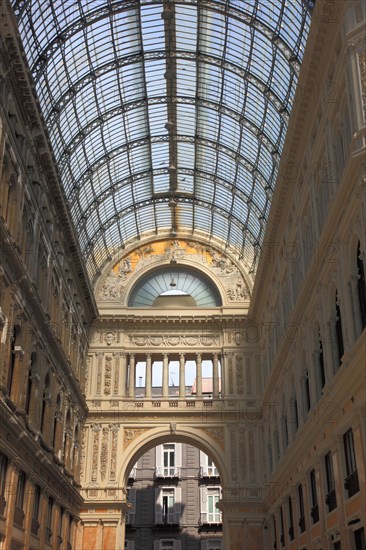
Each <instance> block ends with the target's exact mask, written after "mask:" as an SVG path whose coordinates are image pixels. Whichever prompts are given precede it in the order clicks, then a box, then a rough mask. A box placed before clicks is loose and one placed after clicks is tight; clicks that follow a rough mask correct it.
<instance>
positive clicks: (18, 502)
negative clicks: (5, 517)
mask: <svg viewBox="0 0 366 550" xmlns="http://www.w3.org/2000/svg"><path fill="white" fill-rule="evenodd" d="M25 483H26V475H25V473H24V472H22V471H20V472H19V476H18V484H17V494H16V498H15V510H14V523H16V524H17V525H20V526H23V520H24V511H23V506H24V495H25Z"/></svg>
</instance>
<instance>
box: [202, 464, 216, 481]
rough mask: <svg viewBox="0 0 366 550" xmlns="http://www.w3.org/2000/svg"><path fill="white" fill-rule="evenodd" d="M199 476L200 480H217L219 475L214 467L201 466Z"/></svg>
mask: <svg viewBox="0 0 366 550" xmlns="http://www.w3.org/2000/svg"><path fill="white" fill-rule="evenodd" d="M199 476H200V478H201V479H206V478H209V479H218V478H219V477H220V474H219V471H218V469H217V468H216V466H201V467H200V472H199Z"/></svg>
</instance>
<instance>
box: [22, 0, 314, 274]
mask: <svg viewBox="0 0 366 550" xmlns="http://www.w3.org/2000/svg"><path fill="white" fill-rule="evenodd" d="M13 7H14V11H15V14H16V16H17V18H18V22H19V29H20V34H21V37H22V40H23V44H24V49H25V52H26V56H27V59H28V63H29V66H30V69H31V72H32V75H33V78H34V81H35V85H36V91H37V94H38V97H39V100H40V105H41V109H42V112H43V115H44V118H45V120H46V124H47V126H48V131H49V135H50V139H51V143H52V146H53V149H54V153H55V157H56V160H57V162H58V166H59V170H60V174H61V179H62V182H63V185H64V189H65V194H66V197H67V200H68V201H69V204H70V209H71V213H72V217H73V220H74V223H75V226H76V228H77V231H78V234H79V237H80V245H81V249H82V251H83V253H84V255H85V261H86V264H87V267H88V271H89V275H90V277H91V279H93V277H94V275H95V273H96V272H97V271H98V270H100V269H101V267H102V266H103V263H104V262H105V261H106V259H108V258H109V257H110V256H113V254H114V253H115V252H116V251H117V250H118V249H119V248H120V247H121V246H122V245H125V244H126V242H128V241H130V240H131V239H133V238H135V237H138V238H139V237H141V236H143V235H144V234H146V233H149V232H152V233H154V234H158V233H159V232H161V231H163V230H167V231H169V230H170V231H173V230H176V231H177V233H178V235H179V230H183V231H184V232H185V233H186V232H191V234H192V235H193V236H194V235H195V234H197V235H201V236H202V235H205V234H206V236H207V237H208V238H211V237H212V238H214V239H219V240H220V241H222V242H223V244H226V246H228V247H229V248H230V249H232V250H234V251H236V252H237V254H238V255H239V256H240V257H243V258H244V259H246V261H247V262H248V263H249V264H250V265H251V267H252V270H253V271H254V270H255V266H256V262H257V260H258V253H259V250H260V244H261V242H262V240H263V234H264V230H265V222H266V219H267V217H268V212H269V206H270V200H271V196H272V192H273V189H274V184H275V179H276V175H277V168H278V162H279V158H280V154H281V150H282V147H283V143H284V138H285V132H286V127H287V121H288V116H289V113H290V111H291V105H292V101H293V98H294V93H295V86H296V83H297V78H298V71H299V68H300V64H301V60H302V55H303V51H304V47H305V42H306V38H307V33H308V29H309V24H310V14H309V13H308V11H307V9H306V6H305V4H304V3H303V2H302V1H301V0H292V1H291V2H287V1H285V0H283V1H282V2H269V1H266V2H262V1H260V0H248V1H241V0H231V1H229V0H227V1H217V0H216V1H211V2H209V1H204V0H200V1H199V2H197V1H194V0H183V1H179V2H173V1H171V0H169V1H168V0H166V1H165V2H161V1H147V0H145V1H144V0H141V1H140V2H137V1H129V2H127V1H125V0H118V1H113V0H109V1H108V2H107V1H106V2H103V1H100V2H95V1H92V0H90V1H86V0H79V1H69V2H63V1H61V0H57V1H55V0H54V1H51V0H39V1H38V2H36V3H34V2H33V1H31V0H17V1H14V2H13Z"/></svg>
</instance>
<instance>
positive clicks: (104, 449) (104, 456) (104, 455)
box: [100, 427, 109, 481]
mask: <svg viewBox="0 0 366 550" xmlns="http://www.w3.org/2000/svg"><path fill="white" fill-rule="evenodd" d="M108 443H109V428H107V427H104V428H103V429H102V445H101V450H100V477H101V480H102V481H104V480H105V476H106V473H107V466H108Z"/></svg>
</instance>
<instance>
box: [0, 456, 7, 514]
mask: <svg viewBox="0 0 366 550" xmlns="http://www.w3.org/2000/svg"><path fill="white" fill-rule="evenodd" d="M7 471H8V457H7V456H6V455H4V454H3V453H0V516H3V515H4V510H5V504H6V501H5V489H6V473H7Z"/></svg>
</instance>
